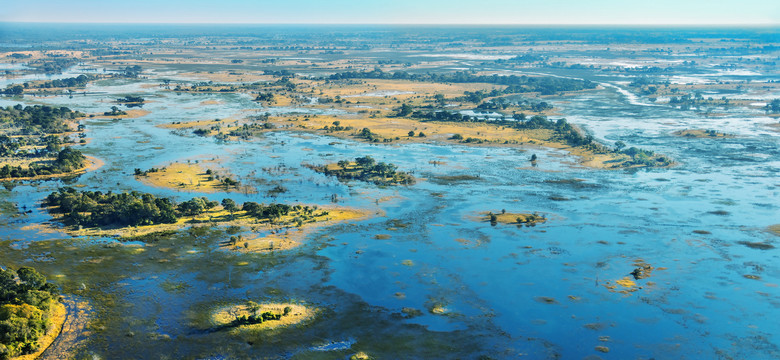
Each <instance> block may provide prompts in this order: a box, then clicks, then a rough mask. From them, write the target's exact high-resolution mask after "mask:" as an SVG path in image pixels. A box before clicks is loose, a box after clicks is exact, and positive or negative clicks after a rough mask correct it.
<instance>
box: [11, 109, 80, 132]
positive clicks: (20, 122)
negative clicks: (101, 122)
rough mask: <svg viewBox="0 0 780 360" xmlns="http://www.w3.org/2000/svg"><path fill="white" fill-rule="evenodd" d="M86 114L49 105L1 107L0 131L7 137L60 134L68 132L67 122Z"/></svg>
mask: <svg viewBox="0 0 780 360" xmlns="http://www.w3.org/2000/svg"><path fill="white" fill-rule="evenodd" d="M83 116H84V113H81V112H78V111H71V110H70V109H68V108H66V107H53V106H47V105H35V106H24V107H23V106H22V105H21V104H17V105H14V106H8V107H5V108H2V107H0V131H2V132H3V133H6V134H7V135H40V134H58V133H63V132H66V131H68V127H67V125H66V124H65V120H72V119H75V118H78V117H83Z"/></svg>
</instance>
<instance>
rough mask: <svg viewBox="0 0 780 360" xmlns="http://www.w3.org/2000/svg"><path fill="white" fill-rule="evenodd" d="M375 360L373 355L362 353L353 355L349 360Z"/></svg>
mask: <svg viewBox="0 0 780 360" xmlns="http://www.w3.org/2000/svg"><path fill="white" fill-rule="evenodd" d="M373 359H374V358H373V357H372V356H371V355H368V354H366V353H365V352H362V351H361V352H358V353H356V354H352V356H350V357H349V360H373Z"/></svg>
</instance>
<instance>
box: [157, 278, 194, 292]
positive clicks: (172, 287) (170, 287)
mask: <svg viewBox="0 0 780 360" xmlns="http://www.w3.org/2000/svg"><path fill="white" fill-rule="evenodd" d="M160 287H161V288H162V289H163V290H165V292H168V293H174V294H180V293H183V292H186V291H187V290H189V289H190V288H191V287H192V286H191V285H190V284H187V283H185V282H180V281H170V280H166V281H164V282H163V283H161V284H160Z"/></svg>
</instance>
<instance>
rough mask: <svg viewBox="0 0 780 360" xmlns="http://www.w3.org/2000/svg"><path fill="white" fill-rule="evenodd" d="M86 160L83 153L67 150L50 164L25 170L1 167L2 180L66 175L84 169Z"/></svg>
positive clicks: (0, 176)
mask: <svg viewBox="0 0 780 360" xmlns="http://www.w3.org/2000/svg"><path fill="white" fill-rule="evenodd" d="M86 159H87V158H86V157H85V156H84V155H83V154H82V153H81V151H78V150H74V149H71V148H65V149H63V150H61V151H60V152H59V153H58V154H57V158H56V159H54V161H52V162H50V163H43V164H39V163H30V164H29V166H28V167H27V168H23V167H22V166H21V165H17V166H11V165H9V164H5V165H3V167H0V179H5V178H27V177H35V176H39V175H54V174H65V173H69V172H72V171H75V170H78V169H81V168H83V167H84V166H85V164H86V163H85V160H86Z"/></svg>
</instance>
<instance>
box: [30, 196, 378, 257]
mask: <svg viewBox="0 0 780 360" xmlns="http://www.w3.org/2000/svg"><path fill="white" fill-rule="evenodd" d="M314 209H315V210H314V211H313V213H312V214H313V215H311V216H309V217H308V218H307V219H306V220H303V218H304V214H303V210H301V211H291V212H290V213H289V214H288V215H285V216H282V217H281V218H278V219H275V220H273V221H271V220H258V219H257V218H255V217H253V216H250V215H248V214H247V213H246V212H245V211H243V210H239V211H235V212H233V213H230V212H228V211H226V210H224V209H223V208H222V207H221V206H217V207H215V208H212V209H209V210H207V211H206V212H204V213H202V214H200V215H195V216H182V217H180V218H179V219H178V220H177V221H176V223H173V224H155V225H142V226H128V227H91V228H84V227H78V226H65V227H62V228H59V227H57V226H54V225H52V224H39V225H36V226H31V227H27V228H26V229H27V230H38V231H40V232H54V231H58V230H61V231H64V232H65V233H67V234H68V235H70V236H87V237H117V238H124V239H131V240H132V239H134V238H138V237H142V236H145V235H152V236H153V235H154V234H162V233H170V232H176V231H179V230H182V229H185V228H188V227H192V228H197V227H203V226H205V227H216V226H223V227H229V226H234V227H238V228H240V229H243V230H244V231H248V232H251V234H250V235H247V236H242V237H241V238H236V241H235V242H231V241H228V240H226V241H224V242H223V243H222V244H221V246H222V247H223V248H225V249H229V250H235V251H240V252H259V253H263V252H271V251H283V250H289V249H293V248H295V247H297V246H300V245H301V244H302V243H303V241H304V239H305V238H306V236H308V235H309V234H311V233H312V232H314V231H315V230H316V229H319V228H321V227H323V226H330V225H335V224H338V223H342V222H347V221H353V220H361V219H365V218H368V217H370V216H372V215H373V213H372V212H371V211H368V210H358V209H351V208H345V207H316V206H315V207H314ZM54 216H55V220H58V218H59V216H58V215H56V214H55V215H54Z"/></svg>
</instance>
